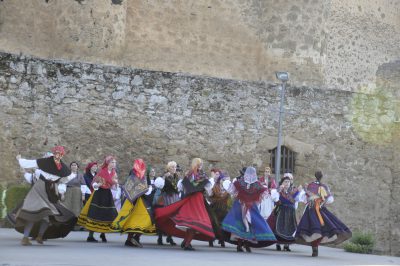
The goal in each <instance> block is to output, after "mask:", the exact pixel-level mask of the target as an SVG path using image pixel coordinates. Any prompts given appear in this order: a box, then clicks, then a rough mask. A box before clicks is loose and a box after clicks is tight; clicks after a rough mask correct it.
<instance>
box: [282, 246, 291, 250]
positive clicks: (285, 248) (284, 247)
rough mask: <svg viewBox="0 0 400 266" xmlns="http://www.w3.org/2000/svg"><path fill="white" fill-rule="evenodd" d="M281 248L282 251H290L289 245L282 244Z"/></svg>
mask: <svg viewBox="0 0 400 266" xmlns="http://www.w3.org/2000/svg"><path fill="white" fill-rule="evenodd" d="M283 250H284V251H291V250H290V248H289V245H284V246H283Z"/></svg>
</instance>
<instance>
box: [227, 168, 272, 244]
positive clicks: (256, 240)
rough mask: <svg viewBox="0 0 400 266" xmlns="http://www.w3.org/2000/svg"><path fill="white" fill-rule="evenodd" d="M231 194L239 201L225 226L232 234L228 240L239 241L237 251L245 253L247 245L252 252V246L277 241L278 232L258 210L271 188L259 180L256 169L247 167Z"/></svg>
mask: <svg viewBox="0 0 400 266" xmlns="http://www.w3.org/2000/svg"><path fill="white" fill-rule="evenodd" d="M229 193H231V194H232V195H233V196H234V197H235V201H234V203H233V206H232V209H231V210H230V211H229V212H228V214H227V215H226V217H225V219H224V220H223V222H222V229H223V230H224V231H226V232H228V233H230V236H229V240H228V241H229V242H233V243H235V244H237V251H238V252H243V248H242V247H243V246H244V247H245V248H246V251H247V252H251V249H250V247H266V246H269V245H272V244H273V243H275V242H276V238H275V236H274V233H273V232H272V230H271V228H270V227H269V226H268V224H267V222H266V221H265V220H264V218H263V217H262V216H261V214H260V211H259V209H258V204H259V203H260V201H261V200H262V198H263V197H264V196H265V195H266V194H267V193H268V189H267V188H266V187H264V186H263V185H262V184H261V183H260V182H259V181H258V178H257V175H256V169H255V168H254V167H247V169H246V172H245V174H244V177H243V178H241V179H239V180H237V181H235V182H234V183H233V184H232V185H231V186H230V188H229Z"/></svg>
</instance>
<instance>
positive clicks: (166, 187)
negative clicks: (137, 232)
mask: <svg viewBox="0 0 400 266" xmlns="http://www.w3.org/2000/svg"><path fill="white" fill-rule="evenodd" d="M176 168H177V163H176V162H175V161H171V162H168V164H167V168H166V169H167V171H166V173H165V174H164V176H163V177H159V178H157V179H156V183H157V184H156V187H158V188H157V191H156V195H157V196H155V199H154V207H155V208H157V207H165V206H168V205H171V204H172V203H175V202H177V201H179V200H180V197H179V191H178V187H177V184H178V181H179V177H178V174H177V172H176ZM160 179H162V180H160ZM162 235H163V232H162V231H160V229H158V239H157V244H158V245H163V244H164V243H163V239H162ZM166 241H167V243H169V244H170V245H171V246H175V245H176V243H175V242H174V240H173V239H172V236H170V235H168V236H167V239H166Z"/></svg>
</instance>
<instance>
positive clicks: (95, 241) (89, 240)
mask: <svg viewBox="0 0 400 266" xmlns="http://www.w3.org/2000/svg"><path fill="white" fill-rule="evenodd" d="M86 242H92V243H97V242H99V241H98V240H97V239H96V238H94V237H93V236H88V238H87V239H86Z"/></svg>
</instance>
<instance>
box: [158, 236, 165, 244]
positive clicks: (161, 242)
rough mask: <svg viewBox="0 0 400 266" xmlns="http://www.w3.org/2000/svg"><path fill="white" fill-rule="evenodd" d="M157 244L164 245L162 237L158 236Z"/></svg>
mask: <svg viewBox="0 0 400 266" xmlns="http://www.w3.org/2000/svg"><path fill="white" fill-rule="evenodd" d="M157 244H158V245H160V246H162V245H164V243H163V240H162V237H158V239H157Z"/></svg>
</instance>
